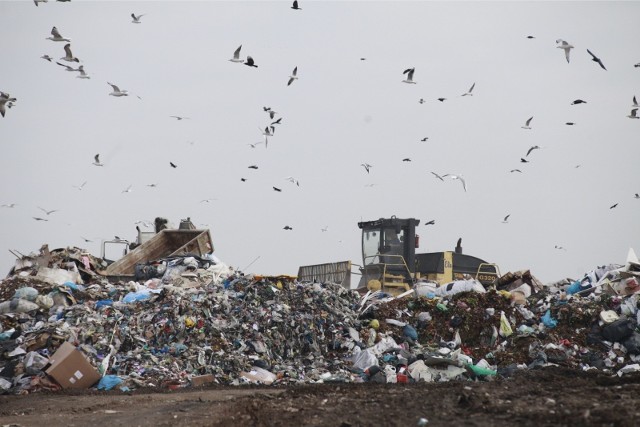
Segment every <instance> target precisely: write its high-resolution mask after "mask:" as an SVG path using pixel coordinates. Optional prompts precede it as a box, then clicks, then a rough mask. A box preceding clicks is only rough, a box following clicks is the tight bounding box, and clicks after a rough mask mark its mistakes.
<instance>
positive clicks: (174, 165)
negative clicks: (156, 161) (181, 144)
mask: <svg viewBox="0 0 640 427" xmlns="http://www.w3.org/2000/svg"><path fill="white" fill-rule="evenodd" d="M169 166H171V167H172V168H174V169H175V168H177V167H178V165H176V164H175V163H173V162H169Z"/></svg>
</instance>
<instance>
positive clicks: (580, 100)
mask: <svg viewBox="0 0 640 427" xmlns="http://www.w3.org/2000/svg"><path fill="white" fill-rule="evenodd" d="M586 103H587V101H583V100H582V99H576V100H575V101H573V102H572V103H571V105H579V104H586Z"/></svg>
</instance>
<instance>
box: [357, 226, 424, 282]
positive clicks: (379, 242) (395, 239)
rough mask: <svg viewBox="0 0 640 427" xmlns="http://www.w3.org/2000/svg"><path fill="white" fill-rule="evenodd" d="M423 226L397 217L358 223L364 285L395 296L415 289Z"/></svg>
mask: <svg viewBox="0 0 640 427" xmlns="http://www.w3.org/2000/svg"><path fill="white" fill-rule="evenodd" d="M419 223H420V220H417V219H413V218H409V219H400V218H396V217H395V216H392V217H391V218H380V219H379V220H376V221H366V222H359V223H358V227H359V228H360V229H361V230H362V264H363V266H362V268H361V273H362V278H361V286H366V287H367V288H369V289H371V290H378V289H380V290H383V291H385V292H389V293H392V294H397V293H401V292H404V291H406V290H409V289H411V286H412V284H413V266H414V264H415V249H416V247H417V246H418V238H417V236H416V234H415V228H416V226H417V225H418V224H419Z"/></svg>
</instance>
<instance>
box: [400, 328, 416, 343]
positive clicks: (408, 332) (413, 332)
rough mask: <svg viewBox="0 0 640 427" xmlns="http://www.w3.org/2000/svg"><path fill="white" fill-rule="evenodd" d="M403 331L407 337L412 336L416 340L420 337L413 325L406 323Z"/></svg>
mask: <svg viewBox="0 0 640 427" xmlns="http://www.w3.org/2000/svg"><path fill="white" fill-rule="evenodd" d="M402 333H403V334H404V336H405V337H408V338H411V339H412V340H414V341H415V340H417V339H418V332H417V331H416V328H414V327H413V326H411V325H404V328H402Z"/></svg>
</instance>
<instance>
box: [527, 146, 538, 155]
mask: <svg viewBox="0 0 640 427" xmlns="http://www.w3.org/2000/svg"><path fill="white" fill-rule="evenodd" d="M539 148H540V147H539V146H537V145H534V146H533V147H531V148H529V150H527V156H529V154H530V153H531V152H532V151H533V150H538V149H539Z"/></svg>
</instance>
